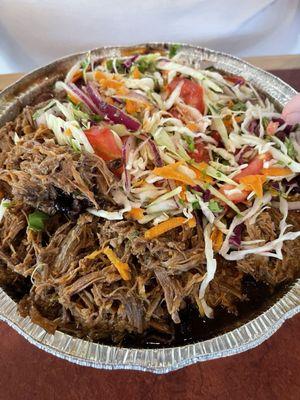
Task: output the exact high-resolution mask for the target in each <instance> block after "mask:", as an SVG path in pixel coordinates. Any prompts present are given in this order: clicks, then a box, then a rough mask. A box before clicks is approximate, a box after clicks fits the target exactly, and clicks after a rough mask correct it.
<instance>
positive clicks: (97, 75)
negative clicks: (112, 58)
mask: <svg viewBox="0 0 300 400" xmlns="http://www.w3.org/2000/svg"><path fill="white" fill-rule="evenodd" d="M94 77H95V79H96V80H97V81H99V82H100V81H101V80H102V79H107V78H108V75H107V74H106V73H105V72H102V71H95V72H94Z"/></svg>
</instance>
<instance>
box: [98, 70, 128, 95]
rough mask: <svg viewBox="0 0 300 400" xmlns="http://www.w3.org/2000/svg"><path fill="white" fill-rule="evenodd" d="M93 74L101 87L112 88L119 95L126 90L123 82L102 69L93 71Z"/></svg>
mask: <svg viewBox="0 0 300 400" xmlns="http://www.w3.org/2000/svg"><path fill="white" fill-rule="evenodd" d="M94 76H95V79H96V80H97V81H98V82H99V83H100V85H101V86H102V88H103V89H114V90H115V91H116V93H117V94H121V95H122V94H126V93H127V92H128V90H127V88H126V87H125V86H124V84H123V82H121V81H120V80H118V79H117V77H116V76H114V75H109V74H106V73H104V72H102V71H95V73H94Z"/></svg>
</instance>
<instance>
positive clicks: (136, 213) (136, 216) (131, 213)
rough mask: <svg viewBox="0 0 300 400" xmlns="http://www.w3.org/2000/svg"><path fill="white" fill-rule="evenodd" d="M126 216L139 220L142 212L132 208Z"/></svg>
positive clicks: (142, 214) (139, 209)
mask: <svg viewBox="0 0 300 400" xmlns="http://www.w3.org/2000/svg"><path fill="white" fill-rule="evenodd" d="M128 216H129V217H131V218H133V219H135V220H139V219H141V218H143V216H144V212H143V210H142V209H141V208H132V209H131V210H130V211H128Z"/></svg>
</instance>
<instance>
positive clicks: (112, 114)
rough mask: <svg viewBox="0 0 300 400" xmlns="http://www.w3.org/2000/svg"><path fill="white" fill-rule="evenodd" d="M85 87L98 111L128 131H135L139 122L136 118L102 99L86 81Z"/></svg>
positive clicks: (95, 89) (93, 86)
mask: <svg viewBox="0 0 300 400" xmlns="http://www.w3.org/2000/svg"><path fill="white" fill-rule="evenodd" d="M86 89H87V93H88V95H89V97H90V99H91V100H92V102H93V103H94V104H95V106H96V107H97V109H98V113H100V114H101V115H103V116H105V117H107V118H108V119H109V120H111V121H112V122H114V123H115V124H123V125H125V126H126V128H127V129H128V130H130V131H137V130H138V129H139V128H140V126H141V124H140V123H139V122H138V121H137V120H136V119H133V118H131V117H129V115H127V114H125V113H124V112H123V111H122V110H120V109H119V108H117V107H115V106H113V105H111V104H108V103H106V102H105V101H104V100H102V98H101V96H100V95H99V93H98V90H97V88H96V87H95V85H93V84H92V83H88V85H87V87H86Z"/></svg>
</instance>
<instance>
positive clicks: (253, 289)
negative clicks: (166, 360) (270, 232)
mask: <svg viewBox="0 0 300 400" xmlns="http://www.w3.org/2000/svg"><path fill="white" fill-rule="evenodd" d="M242 288H243V292H244V294H246V295H247V297H248V300H247V301H243V302H240V303H238V304H237V310H238V313H237V314H232V313H229V312H227V311H226V310H224V309H222V308H221V307H217V308H216V309H215V310H214V319H209V318H206V317H205V318H202V317H201V316H200V315H199V311H198V309H197V308H196V306H195V305H194V304H187V306H186V308H185V309H184V310H182V311H181V312H180V319H181V323H180V324H174V326H173V327H174V334H173V335H172V336H171V335H170V336H169V335H160V334H158V333H157V332H155V331H153V330H149V331H148V332H146V333H145V334H144V335H140V336H135V335H128V336H127V337H126V338H125V339H124V340H123V342H122V343H121V346H122V347H131V348H162V347H177V346H184V345H187V344H193V343H196V342H199V341H203V340H208V339H211V338H213V337H216V336H219V335H222V334H224V333H226V332H229V331H231V330H233V329H235V328H238V327H239V326H241V325H243V324H245V323H246V322H248V321H250V320H251V319H253V318H255V317H256V316H258V315H259V314H261V313H262V312H264V311H265V310H267V309H268V308H269V307H270V306H271V305H272V304H274V302H275V301H276V300H277V298H279V297H280V296H281V295H282V294H283V293H284V292H285V291H286V290H287V286H286V285H285V286H283V287H278V289H276V290H275V291H274V289H273V288H272V287H270V286H269V285H268V284H266V283H263V282H257V281H256V280H255V279H254V278H252V276H250V275H245V276H244V278H243V281H242Z"/></svg>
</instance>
